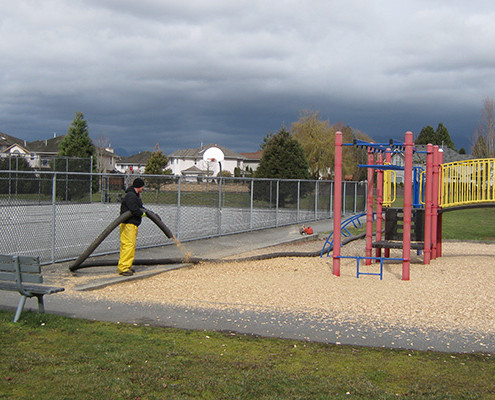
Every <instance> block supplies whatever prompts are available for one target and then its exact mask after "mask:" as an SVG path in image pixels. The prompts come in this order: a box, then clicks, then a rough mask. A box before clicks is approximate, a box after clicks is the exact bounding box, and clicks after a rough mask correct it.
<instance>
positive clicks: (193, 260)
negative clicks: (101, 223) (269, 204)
mask: <svg viewBox="0 0 495 400" xmlns="http://www.w3.org/2000/svg"><path fill="white" fill-rule="evenodd" d="M365 236H366V232H364V233H361V234H359V235H356V236H349V237H347V238H345V239H344V240H342V245H346V244H348V243H350V242H353V241H354V240H357V239H361V238H363V237H365ZM332 249H333V247H331V248H330V250H329V251H331V250H332ZM320 255H321V250H318V251H313V252H277V253H268V254H260V255H257V256H250V257H243V258H227V259H226V258H199V257H182V258H155V259H147V260H144V259H135V260H134V263H133V265H168V264H199V263H200V262H214V263H226V262H243V261H257V260H269V259H272V258H279V257H319V256H320ZM118 262H119V261H118V260H99V261H91V262H88V263H85V264H83V265H79V266H78V267H77V268H75V269H71V271H75V270H76V269H81V268H89V267H109V266H116V265H117V264H118Z"/></svg>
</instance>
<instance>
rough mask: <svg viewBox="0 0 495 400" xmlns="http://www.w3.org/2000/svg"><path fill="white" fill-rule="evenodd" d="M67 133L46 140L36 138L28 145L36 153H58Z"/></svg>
mask: <svg viewBox="0 0 495 400" xmlns="http://www.w3.org/2000/svg"><path fill="white" fill-rule="evenodd" d="M65 136H66V135H62V136H56V137H53V138H50V139H45V140H36V141H34V142H29V143H28V144H27V147H28V148H29V150H30V151H32V152H35V153H53V154H58V147H59V145H60V143H61V142H62V140H64V138H65Z"/></svg>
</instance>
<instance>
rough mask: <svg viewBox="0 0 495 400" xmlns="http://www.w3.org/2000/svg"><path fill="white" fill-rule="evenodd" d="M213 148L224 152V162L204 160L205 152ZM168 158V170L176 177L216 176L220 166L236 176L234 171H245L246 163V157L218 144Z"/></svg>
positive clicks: (186, 151)
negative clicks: (236, 169)
mask: <svg viewBox="0 0 495 400" xmlns="http://www.w3.org/2000/svg"><path fill="white" fill-rule="evenodd" d="M211 147H217V148H219V149H220V150H222V152H223V154H224V160H223V161H222V162H218V161H204V160H203V154H204V152H205V151H206V150H207V149H209V148H211ZM167 157H168V165H167V168H170V169H171V170H172V173H173V174H174V175H184V176H188V175H195V176H198V175H200V176H216V175H218V173H219V172H220V164H221V168H222V171H229V172H230V173H231V174H232V176H234V169H235V168H240V169H241V170H243V169H244V161H245V157H243V156H242V155H241V154H239V153H236V152H234V151H232V150H229V149H227V148H226V147H223V146H219V145H216V144H209V145H207V146H201V147H198V148H195V149H183V150H177V151H174V152H173V153H172V154H169V155H168V156H167Z"/></svg>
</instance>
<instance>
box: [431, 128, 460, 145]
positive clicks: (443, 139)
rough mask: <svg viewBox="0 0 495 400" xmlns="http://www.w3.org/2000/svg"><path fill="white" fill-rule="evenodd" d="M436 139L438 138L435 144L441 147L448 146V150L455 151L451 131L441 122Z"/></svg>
mask: <svg viewBox="0 0 495 400" xmlns="http://www.w3.org/2000/svg"><path fill="white" fill-rule="evenodd" d="M435 137H436V143H433V144H438V145H439V146H442V147H444V146H447V147H448V148H450V149H452V150H455V146H454V142H453V141H452V138H451V137H450V134H449V131H448V130H447V128H446V127H445V125H444V124H442V123H441V122H440V123H439V124H438V127H437V130H436V132H435Z"/></svg>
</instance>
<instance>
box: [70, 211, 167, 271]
mask: <svg viewBox="0 0 495 400" xmlns="http://www.w3.org/2000/svg"><path fill="white" fill-rule="evenodd" d="M140 210H141V212H142V213H143V214H146V216H147V217H149V219H151V220H152V221H153V222H154V223H155V224H156V225H157V226H158V228H160V229H161V230H162V231H163V233H165V235H166V236H167V237H168V238H169V239H173V237H174V235H173V234H172V232H171V231H170V229H168V227H167V226H166V225H165V224H164V223H163V221H162V220H161V218H160V217H159V216H158V215H157V214H155V213H154V212H153V211H151V210H146V209H144V208H141V209H140ZM131 217H132V212H131V211H126V212H125V213H122V214H121V215H119V217H118V218H116V219H115V220H114V221H112V222H111V223H110V225H108V226H107V227H106V228H105V229H104V230H103V232H102V233H100V235H99V236H98V237H97V238H96V239H95V240H94V241H93V243H91V244H90V245H89V246H88V248H87V249H86V250H84V252H83V253H82V254H81V255H80V256H79V257H78V258H77V260H76V261H74V262H73V263H72V264H71V265H70V266H69V269H70V270H71V271H75V270H76V269H79V268H84V267H81V266H80V265H81V264H82V263H83V262H84V260H86V258H88V257H89V256H90V255H91V253H93V251H95V249H96V248H97V247H98V246H99V245H100V243H101V242H103V240H105V238H106V237H107V236H108V235H110V233H112V231H113V230H114V229H115V228H116V227H117V226H119V225H120V224H121V223H123V222H125V221H127V220H128V219H129V218H131Z"/></svg>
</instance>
